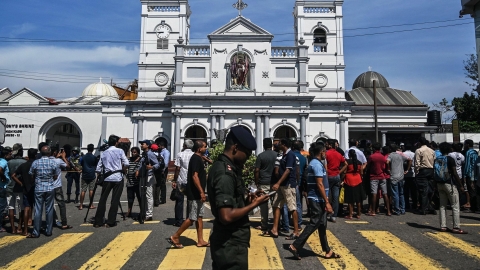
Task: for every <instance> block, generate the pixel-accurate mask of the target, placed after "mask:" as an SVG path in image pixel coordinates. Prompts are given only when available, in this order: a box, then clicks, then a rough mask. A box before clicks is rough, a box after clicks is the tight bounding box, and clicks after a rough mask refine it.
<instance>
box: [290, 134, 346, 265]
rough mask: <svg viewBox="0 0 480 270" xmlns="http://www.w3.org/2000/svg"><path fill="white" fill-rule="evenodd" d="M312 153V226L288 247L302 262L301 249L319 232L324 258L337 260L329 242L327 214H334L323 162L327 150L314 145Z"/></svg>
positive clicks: (309, 178) (310, 177) (309, 176)
mask: <svg viewBox="0 0 480 270" xmlns="http://www.w3.org/2000/svg"><path fill="white" fill-rule="evenodd" d="M310 153H312V154H313V159H312V161H311V162H310V164H309V165H308V169H307V172H308V177H307V192H308V197H307V198H308V201H309V203H308V207H309V208H310V213H311V217H310V224H308V225H307V226H306V227H305V230H303V231H302V233H301V234H300V236H299V237H298V238H297V239H296V240H295V241H294V242H293V244H291V245H290V246H289V247H288V250H289V251H290V252H291V253H292V254H293V256H294V257H295V258H296V259H297V260H300V255H299V249H301V248H303V246H304V245H305V243H306V242H307V240H308V238H309V237H310V235H312V234H313V233H314V232H315V230H318V235H319V237H320V243H321V245H322V250H323V251H324V252H325V256H324V258H326V259H335V258H340V255H338V254H336V253H335V252H333V251H332V250H331V249H330V247H329V246H328V241H327V213H330V214H331V213H333V209H332V206H331V205H330V202H329V201H328V191H329V187H328V179H327V178H326V177H325V175H326V173H327V172H326V170H325V166H324V165H323V164H322V162H321V160H324V159H325V148H324V146H323V144H318V143H317V144H315V143H314V144H312V146H311V148H310Z"/></svg>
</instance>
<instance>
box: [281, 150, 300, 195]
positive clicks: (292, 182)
mask: <svg viewBox="0 0 480 270" xmlns="http://www.w3.org/2000/svg"><path fill="white" fill-rule="evenodd" d="M287 169H290V173H289V175H288V177H287V179H286V180H285V181H283V182H282V184H281V186H286V185H289V186H290V187H292V188H295V187H297V156H295V154H294V153H293V151H292V150H291V149H288V150H287V152H286V153H285V154H284V155H283V157H282V159H281V160H280V170H279V172H280V177H281V176H282V175H283V173H284V172H285V171H286V170H287Z"/></svg>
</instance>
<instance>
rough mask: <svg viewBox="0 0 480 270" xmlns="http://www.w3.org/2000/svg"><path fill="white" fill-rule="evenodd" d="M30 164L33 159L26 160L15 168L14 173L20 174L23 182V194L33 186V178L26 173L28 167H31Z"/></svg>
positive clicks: (28, 169)
mask: <svg viewBox="0 0 480 270" xmlns="http://www.w3.org/2000/svg"><path fill="white" fill-rule="evenodd" d="M32 164H33V160H28V161H27V162H25V163H23V164H22V165H20V166H18V168H17V170H16V171H15V174H16V175H18V176H22V177H21V178H20V181H21V182H22V184H23V193H24V194H27V193H28V192H30V190H31V189H32V188H34V187H35V179H34V178H33V177H32V175H31V174H29V173H28V172H29V171H30V168H31V167H32Z"/></svg>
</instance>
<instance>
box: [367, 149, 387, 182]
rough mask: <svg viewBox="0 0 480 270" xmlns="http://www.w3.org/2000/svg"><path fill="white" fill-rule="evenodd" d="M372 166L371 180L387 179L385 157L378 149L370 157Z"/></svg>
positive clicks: (369, 160)
mask: <svg viewBox="0 0 480 270" xmlns="http://www.w3.org/2000/svg"><path fill="white" fill-rule="evenodd" d="M368 163H369V166H370V168H369V169H370V180H383V179H385V173H384V170H385V157H384V156H383V155H382V154H381V153H380V151H376V152H375V153H373V154H372V155H371V156H370V157H369V158H368Z"/></svg>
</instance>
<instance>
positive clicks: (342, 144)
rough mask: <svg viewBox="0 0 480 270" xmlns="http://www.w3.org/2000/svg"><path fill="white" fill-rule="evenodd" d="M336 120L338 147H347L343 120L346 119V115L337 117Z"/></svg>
mask: <svg viewBox="0 0 480 270" xmlns="http://www.w3.org/2000/svg"><path fill="white" fill-rule="evenodd" d="M338 121H339V122H340V134H339V141H340V142H339V144H340V148H342V149H347V138H348V136H347V135H348V134H346V133H347V131H346V128H345V122H346V121H347V118H346V117H339V118H338Z"/></svg>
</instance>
